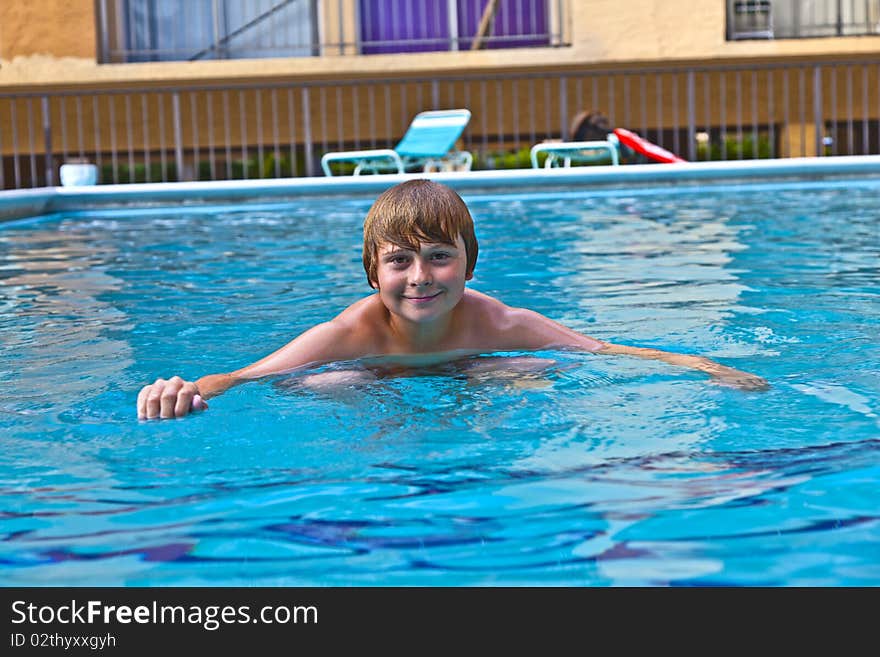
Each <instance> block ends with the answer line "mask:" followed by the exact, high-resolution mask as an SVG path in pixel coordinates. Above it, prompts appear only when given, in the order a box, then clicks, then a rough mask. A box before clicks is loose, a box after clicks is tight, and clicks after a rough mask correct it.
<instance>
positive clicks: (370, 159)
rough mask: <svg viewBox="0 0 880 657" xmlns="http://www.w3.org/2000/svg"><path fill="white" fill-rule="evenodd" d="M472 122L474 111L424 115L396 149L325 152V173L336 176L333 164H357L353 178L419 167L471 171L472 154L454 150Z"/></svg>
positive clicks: (464, 110)
mask: <svg viewBox="0 0 880 657" xmlns="http://www.w3.org/2000/svg"><path fill="white" fill-rule="evenodd" d="M470 120H471V113H470V110H466V109H454V110H436V111H430V112H420V113H419V114H416V116H415V118H413V120H412V123H410V124H409V128H407V130H406V134H404V135H403V139H401V140H400V143H398V144H397V145H396V146H395V147H394V148H378V149H373V150H366V151H339V152H334V153H325V154H324V156H323V157H322V158H321V168H322V169H324V174H325V175H328V176H332V175H333V172H332V170H331V169H330V163H331V162H356V163H357V165H356V166H355V168H354V173H353V175H355V176H358V175H360V174H361V173H362V172H364V171H369V172H371V173H405V172H406V171H407V170H410V169H414V168H419V169H421V170H422V171H425V170H428V169H429V168H431V167H437V168H438V169H442V168H444V167H456V168H460V169H464V170H465V171H470V168H471V164H472V163H473V157H472V156H471V154H470V153H469V152H468V151H452V148H453V147H454V146H455V142H456V141H458V138H459V137H461V133H462V132H464V129H465V128H466V127H467V124H468V122H469V121H470Z"/></svg>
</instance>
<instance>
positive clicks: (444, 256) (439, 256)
mask: <svg viewBox="0 0 880 657" xmlns="http://www.w3.org/2000/svg"><path fill="white" fill-rule="evenodd" d="M431 258H432V259H433V260H447V259H448V258H449V254H448V253H435V254H434V255H432V256H431Z"/></svg>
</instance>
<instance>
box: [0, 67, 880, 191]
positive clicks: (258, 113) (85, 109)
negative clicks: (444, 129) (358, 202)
mask: <svg viewBox="0 0 880 657" xmlns="http://www.w3.org/2000/svg"><path fill="white" fill-rule="evenodd" d="M457 107H466V108H468V109H470V110H471V112H472V118H471V121H470V124H469V125H468V127H467V129H466V130H465V133H464V136H463V144H461V146H462V147H463V148H465V149H467V150H469V151H471V152H472V153H473V154H474V158H475V162H474V167H475V168H501V167H516V168H519V167H528V166H529V160H528V149H529V148H530V147H531V146H532V145H534V144H535V143H538V142H540V141H544V140H548V139H562V140H565V139H567V138H569V136H570V134H571V122H572V119H573V118H574V117H575V115H576V114H577V113H578V112H580V111H581V110H585V109H598V110H601V111H602V112H604V113H605V114H606V115H607V116H608V117H609V118H610V121H611V124H612V125H613V126H616V127H625V128H628V129H630V130H633V131H635V132H638V133H639V134H641V136H643V137H645V138H647V139H649V140H651V141H653V142H655V143H657V144H659V145H660V146H663V147H664V148H667V149H669V150H672V151H673V152H675V153H677V154H679V155H681V156H682V157H684V158H686V159H688V160H692V161H701V160H732V159H751V158H766V157H794V156H814V155H815V156H823V155H844V154H852V155H859V154H880V127H878V125H880V122H878V119H880V63H878V62H877V61H861V62H860V61H841V62H831V63H822V64H786V65H765V66H724V67H687V68H656V69H650V70H649V69H639V70H613V71H610V70H607V71H596V70H590V71H570V72H566V73H541V74H537V73H530V74H516V73H510V74H506V75H500V76H493V78H492V79H486V78H485V77H482V76H476V75H470V76H455V77H451V76H450V77H442V78H430V79H424V78H410V79H393V80H392V79H389V80H371V81H345V82H340V81H310V82H298V83H293V84H290V83H280V82H279V83H277V84H260V85H258V84H237V85H233V84H229V85H225V86H216V85H215V86H204V85H202V86H169V87H163V88H155V89H154V88H150V89H139V88H122V89H113V90H95V91H88V90H80V91H57V92H22V93H0V153H2V154H3V157H2V166H0V188H5V189H10V188H26V187H37V186H43V185H55V184H58V167H59V166H60V165H61V164H62V163H64V162H66V161H72V160H84V161H89V162H92V163H95V164H96V165H97V166H98V168H99V172H100V173H99V176H100V182H102V183H124V182H161V181H176V180H222V179H235V178H276V177H287V176H312V175H320V167H319V161H320V157H321V155H322V154H323V153H325V152H329V151H339V150H349V149H366V148H390V147H393V146H394V145H395V144H396V143H397V141H398V140H399V139H400V138H401V137H402V135H403V133H404V131H405V130H406V127H407V126H408V124H409V122H410V121H411V120H412V118H413V116H415V114H417V113H418V112H419V111H422V110H428V109H445V108H457Z"/></svg>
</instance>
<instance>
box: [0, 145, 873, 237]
mask: <svg viewBox="0 0 880 657" xmlns="http://www.w3.org/2000/svg"><path fill="white" fill-rule="evenodd" d="M856 176H857V177H864V176H878V177H880V155H856V156H830V157H812V158H786V159H774V160H737V161H725V162H688V163H684V164H668V165H627V166H592V167H577V168H570V169H565V168H559V169H506V170H495V171H467V172H439V173H410V174H391V175H378V176H376V175H373V176H358V177H353V176H345V177H342V176H334V177H323V176H322V177H308V178H276V179H260V180H218V181H211V182H174V183H130V184H117V185H96V186H89V187H41V188H36V189H25V190H8V191H0V222H3V221H11V220H16V219H24V218H28V217H36V216H40V215H46V214H51V213H56V212H63V211H77V210H90V209H99V208H108V207H120V206H135V207H151V206H164V205H171V204H181V203H182V204H185V205H188V204H199V205H202V204H205V203H206V202H208V203H212V204H213V203H222V202H226V201H233V202H238V203H241V202H251V201H265V200H267V199H273V200H276V201H277V200H284V199H288V198H289V199H291V200H292V199H295V198H297V197H301V196H312V195H318V196H321V195H324V196H326V195H331V194H335V193H345V194H364V195H371V196H372V195H375V194H376V193H377V192H380V191H382V190H384V189H387V188H388V187H390V186H392V185H395V184H397V183H399V182H403V181H405V180H412V179H414V178H430V179H432V180H436V181H438V182H442V183H444V184H447V185H449V186H450V187H452V188H454V189H456V190H457V191H460V192H488V193H496V194H498V193H505V192H507V193H523V192H529V191H540V192H552V191H572V190H576V191H580V192H586V193H589V192H590V191H600V190H611V189H621V190H626V189H633V188H645V187H658V186H660V185H664V186H669V185H683V184H694V183H697V184H699V185H717V184H731V183H742V184H744V185H748V184H754V183H768V182H782V181H785V180H791V179H798V180H804V179H807V180H811V181H815V180H830V179H842V178H847V177H856Z"/></svg>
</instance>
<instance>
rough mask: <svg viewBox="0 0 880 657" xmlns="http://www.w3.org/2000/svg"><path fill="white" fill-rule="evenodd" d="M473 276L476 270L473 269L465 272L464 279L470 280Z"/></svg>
mask: <svg viewBox="0 0 880 657" xmlns="http://www.w3.org/2000/svg"><path fill="white" fill-rule="evenodd" d="M473 277H474V272H473V271H469V272H468V273H467V274H465V276H464V280H466V281H469V280H471V279H472V278H473Z"/></svg>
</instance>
